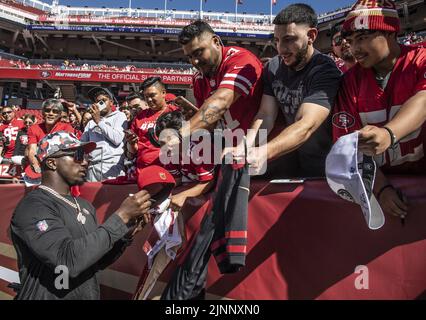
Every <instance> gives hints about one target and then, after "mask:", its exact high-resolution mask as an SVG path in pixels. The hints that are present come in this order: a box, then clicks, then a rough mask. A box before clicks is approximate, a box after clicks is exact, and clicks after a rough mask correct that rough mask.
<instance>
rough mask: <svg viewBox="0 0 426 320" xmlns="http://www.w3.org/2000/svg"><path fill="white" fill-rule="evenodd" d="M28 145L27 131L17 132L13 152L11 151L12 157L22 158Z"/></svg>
mask: <svg viewBox="0 0 426 320" xmlns="http://www.w3.org/2000/svg"><path fill="white" fill-rule="evenodd" d="M27 145H28V133H27V129H22V130H19V132H18V135H17V136H16V141H15V150H13V155H14V156H24V155H25V149H26V148H27Z"/></svg>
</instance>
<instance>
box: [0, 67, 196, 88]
mask: <svg viewBox="0 0 426 320" xmlns="http://www.w3.org/2000/svg"><path fill="white" fill-rule="evenodd" d="M0 74H1V78H2V79H35V80H62V81H64V80H65V81H84V82H131V83H139V82H144V81H145V80H146V79H147V78H149V77H161V79H162V80H163V82H164V83H167V84H186V85H189V84H191V83H192V75H188V74H172V73H164V74H162V73H143V72H120V71H116V72H114V71H85V70H44V69H7V68H5V69H1V73H0Z"/></svg>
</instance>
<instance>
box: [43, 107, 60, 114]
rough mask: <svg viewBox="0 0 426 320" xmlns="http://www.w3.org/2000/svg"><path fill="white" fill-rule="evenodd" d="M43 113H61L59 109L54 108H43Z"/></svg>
mask: <svg viewBox="0 0 426 320" xmlns="http://www.w3.org/2000/svg"><path fill="white" fill-rule="evenodd" d="M43 112H44V113H53V114H60V113H61V111H60V110H59V109H55V108H44V109H43Z"/></svg>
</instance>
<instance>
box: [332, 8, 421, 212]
mask: <svg viewBox="0 0 426 320" xmlns="http://www.w3.org/2000/svg"><path fill="white" fill-rule="evenodd" d="M398 31H399V18H398V12H397V10H396V8H395V4H394V3H393V2H392V1H368V2H366V1H358V2H357V3H356V4H355V5H354V6H353V7H352V10H351V11H350V12H349V14H348V16H347V17H346V20H345V22H344V24H343V30H342V33H343V35H344V37H345V38H346V39H347V41H348V42H349V44H350V46H351V50H352V52H353V54H354V56H355V58H356V59H357V61H358V63H357V64H356V65H355V66H354V67H353V68H352V69H350V70H349V71H348V72H347V73H346V74H345V76H344V80H343V84H342V87H341V89H340V91H339V95H338V99H337V103H336V106H335V110H334V116H333V134H334V139H335V140H336V139H337V138H339V137H340V136H342V135H345V134H347V133H350V132H353V131H356V130H360V136H359V139H360V142H359V148H360V150H362V151H363V152H364V153H365V154H367V155H376V157H375V160H376V162H377V164H378V165H379V166H381V172H379V171H380V170H379V171H378V174H377V177H376V183H375V185H374V192H375V195H376V198H377V199H378V201H379V203H380V205H381V207H382V209H383V210H384V211H385V212H388V213H390V214H393V215H395V216H399V217H402V218H403V217H405V215H406V214H407V211H408V205H407V202H406V201H405V198H404V196H403V195H402V194H398V191H397V190H396V189H395V188H394V187H393V186H392V185H391V184H390V183H389V182H388V181H387V180H386V178H385V176H384V175H383V173H385V174H386V173H394V174H424V173H426V158H425V156H424V149H425V142H426V127H425V122H424V121H425V118H426V108H425V107H424V106H425V104H426V49H424V48H416V47H411V46H404V45H399V44H398V42H397V34H398ZM382 172H383V173H382Z"/></svg>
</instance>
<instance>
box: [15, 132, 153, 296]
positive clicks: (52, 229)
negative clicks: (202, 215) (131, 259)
mask: <svg viewBox="0 0 426 320" xmlns="http://www.w3.org/2000/svg"><path fill="white" fill-rule="evenodd" d="M95 147H96V144H95V143H94V142H88V143H82V142H80V141H79V140H77V138H76V137H75V136H73V135H71V134H69V133H67V132H65V131H59V132H55V133H51V134H49V135H47V136H46V137H45V138H43V139H42V140H41V141H40V142H39V143H38V148H37V155H36V157H37V158H38V160H39V161H40V163H41V170H42V184H41V185H40V186H39V187H38V188H37V189H36V190H34V191H32V192H30V193H29V194H27V195H26V196H25V197H24V198H23V199H22V200H21V201H20V202H19V204H18V206H17V207H16V209H15V212H14V213H13V216H12V221H11V225H10V230H11V236H12V241H13V245H14V247H15V249H16V253H17V256H18V267H19V279H20V282H21V284H20V289H19V292H18V294H17V296H16V299H26V300H56V299H80V300H93V299H99V298H100V286H99V279H98V271H100V270H102V269H104V268H106V267H107V266H108V265H110V264H111V263H113V262H114V260H115V259H117V258H118V257H120V255H121V254H122V253H123V252H124V249H125V248H126V247H127V246H128V245H129V243H130V241H131V239H132V237H133V235H134V234H135V232H136V231H138V230H140V227H139V224H138V223H136V219H138V220H137V221H140V222H142V221H141V219H143V220H144V222H145V223H146V222H148V221H149V220H150V218H149V217H150V215H149V214H148V213H147V212H148V209H149V208H150V206H151V202H150V201H149V199H150V198H151V196H150V194H149V193H148V192H147V191H145V190H141V191H140V192H138V193H136V194H134V195H129V197H128V198H126V199H125V200H124V201H123V203H122V204H121V206H120V207H119V208H118V210H117V211H116V212H115V213H114V214H112V215H111V216H110V217H109V218H108V219H106V221H105V222H104V223H103V224H102V225H98V223H97V220H96V212H95V208H94V207H93V206H92V205H91V204H90V203H89V202H88V201H86V200H84V199H82V198H78V197H77V198H76V197H73V196H72V195H71V193H70V189H71V187H72V186H76V185H81V184H82V183H83V182H84V177H85V174H86V171H87V165H88V162H87V159H86V156H87V154H88V153H89V152H91V151H92V150H93V149H94V148H95Z"/></svg>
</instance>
